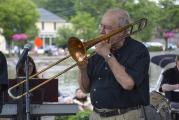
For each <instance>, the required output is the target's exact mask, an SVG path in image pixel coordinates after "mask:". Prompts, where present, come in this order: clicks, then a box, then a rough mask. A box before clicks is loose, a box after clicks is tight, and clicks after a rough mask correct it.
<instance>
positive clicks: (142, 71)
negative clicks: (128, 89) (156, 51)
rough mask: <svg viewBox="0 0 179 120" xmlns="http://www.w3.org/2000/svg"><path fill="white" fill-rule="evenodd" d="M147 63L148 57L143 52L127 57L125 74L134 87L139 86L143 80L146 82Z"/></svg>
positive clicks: (147, 54) (145, 52) (147, 77)
mask: <svg viewBox="0 0 179 120" xmlns="http://www.w3.org/2000/svg"><path fill="white" fill-rule="evenodd" d="M149 63H150V56H149V53H148V52H147V51H145V50H144V51H142V52H141V51H140V52H138V53H136V54H133V55H132V56H130V57H129V60H128V62H127V63H126V66H125V68H126V72H127V73H128V74H129V75H130V76H131V77H132V78H133V80H134V82H135V86H136V87H138V86H139V85H141V83H142V82H143V81H144V80H146V81H148V79H149V75H148V70H149Z"/></svg>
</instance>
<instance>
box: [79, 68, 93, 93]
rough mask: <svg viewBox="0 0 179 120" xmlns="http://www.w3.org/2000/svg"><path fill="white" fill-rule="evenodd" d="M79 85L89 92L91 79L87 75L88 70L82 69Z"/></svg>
mask: <svg viewBox="0 0 179 120" xmlns="http://www.w3.org/2000/svg"><path fill="white" fill-rule="evenodd" d="M79 74H80V76H79V85H80V88H81V89H82V91H83V92H85V93H88V92H89V85H90V81H89V78H88V75H87V70H80V73H79Z"/></svg>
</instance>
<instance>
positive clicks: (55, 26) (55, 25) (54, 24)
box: [53, 22, 57, 30]
mask: <svg viewBox="0 0 179 120" xmlns="http://www.w3.org/2000/svg"><path fill="white" fill-rule="evenodd" d="M53 27H54V30H56V29H57V24H56V22H54V23H53Z"/></svg>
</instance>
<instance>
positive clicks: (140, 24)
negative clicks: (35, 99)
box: [8, 18, 147, 99]
mask: <svg viewBox="0 0 179 120" xmlns="http://www.w3.org/2000/svg"><path fill="white" fill-rule="evenodd" d="M146 25H147V19H146V18H142V19H139V20H137V21H135V22H133V23H130V24H127V25H124V26H122V27H120V28H118V29H115V30H113V31H111V32H110V33H108V34H105V35H102V36H99V37H97V38H95V39H92V40H89V41H87V42H81V41H80V40H79V39H78V38H76V37H71V38H69V40H68V50H69V54H70V55H67V56H66V57H64V58H62V59H60V60H58V61H57V62H55V63H52V64H50V65H49V66H47V67H46V68H44V69H42V70H41V71H39V72H38V73H36V74H34V75H32V76H30V77H29V80H31V79H32V78H33V77H34V76H36V75H39V74H40V73H42V72H44V71H46V70H48V69H49V68H51V67H53V66H55V65H57V64H58V63H60V62H62V61H64V60H66V59H68V58H69V57H72V58H73V59H74V60H75V61H76V63H75V64H73V65H71V66H70V67H68V68H66V69H65V70H63V71H61V72H59V73H58V74H56V75H54V76H52V77H51V78H50V79H48V80H46V81H44V82H42V83H40V84H39V85H37V86H35V87H33V88H31V89H30V90H29V93H31V92H33V91H35V90H36V89H38V88H40V87H42V86H43V85H45V84H47V83H48V82H50V81H51V80H53V79H55V78H57V77H58V76H60V75H62V74H63V73H65V72H67V71H69V70H70V69H72V68H73V67H75V66H77V64H79V63H81V62H82V61H83V60H84V58H86V57H87V50H88V49H89V48H91V47H93V46H94V45H96V44H97V43H99V42H101V41H105V40H108V39H109V38H110V37H112V36H114V35H116V34H118V33H120V32H123V31H127V34H125V35H124V36H122V38H125V37H128V36H130V35H132V34H134V33H136V32H139V31H141V30H143V29H144V28H145V27H146ZM89 57H90V56H89ZM25 82H26V80H23V81H21V82H20V83H18V84H16V85H14V86H12V87H10V88H9V89H8V94H9V96H10V97H11V98H13V99H20V98H22V97H23V96H25V95H26V94H27V92H24V93H22V94H20V95H17V96H15V95H13V94H12V92H11V91H12V90H13V89H15V88H16V87H18V86H20V85H21V84H23V83H25Z"/></svg>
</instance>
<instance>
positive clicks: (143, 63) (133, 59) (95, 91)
mask: <svg viewBox="0 0 179 120" xmlns="http://www.w3.org/2000/svg"><path fill="white" fill-rule="evenodd" d="M113 55H114V56H115V58H116V59H117V61H118V62H119V63H120V64H122V65H123V66H124V67H125V70H126V72H127V73H128V74H129V75H130V76H131V77H132V78H133V80H134V82H135V87H134V88H133V90H125V89H123V88H122V86H121V85H120V84H119V83H118V82H117V80H116V79H115V77H114V75H113V73H112V71H111V70H110V68H109V66H108V64H107V63H106V62H105V60H104V58H103V57H101V56H100V55H98V54H96V55H94V56H93V57H91V58H90V59H89V63H88V76H89V79H90V97H91V102H92V104H93V106H95V107H97V108H110V109H111V108H128V107H134V106H137V105H148V104H149V75H148V69H149V63H150V56H149V52H148V50H147V48H146V47H145V46H144V45H143V44H142V43H140V42H138V41H136V40H133V39H131V38H126V40H125V43H124V45H123V47H122V48H120V49H117V50H115V51H114V53H113Z"/></svg>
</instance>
